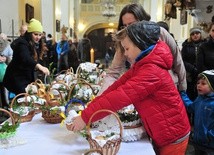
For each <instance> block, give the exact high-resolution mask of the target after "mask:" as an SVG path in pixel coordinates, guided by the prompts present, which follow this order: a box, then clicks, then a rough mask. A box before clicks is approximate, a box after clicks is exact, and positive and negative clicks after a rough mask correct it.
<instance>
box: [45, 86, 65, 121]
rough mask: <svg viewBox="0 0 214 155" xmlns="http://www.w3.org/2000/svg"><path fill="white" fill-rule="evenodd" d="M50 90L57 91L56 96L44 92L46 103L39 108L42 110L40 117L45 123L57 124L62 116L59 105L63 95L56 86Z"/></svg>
mask: <svg viewBox="0 0 214 155" xmlns="http://www.w3.org/2000/svg"><path fill="white" fill-rule="evenodd" d="M52 90H54V91H56V92H58V94H56V96H53V97H51V94H50V92H47V94H46V96H47V97H46V101H47V102H46V104H45V105H44V106H43V107H42V108H41V110H42V117H43V118H44V120H45V121H46V122H47V123H51V124H57V123H60V122H61V121H62V120H63V117H62V116H60V113H61V112H62V110H61V105H62V103H61V102H63V97H62V94H61V92H60V90H58V89H56V88H52Z"/></svg>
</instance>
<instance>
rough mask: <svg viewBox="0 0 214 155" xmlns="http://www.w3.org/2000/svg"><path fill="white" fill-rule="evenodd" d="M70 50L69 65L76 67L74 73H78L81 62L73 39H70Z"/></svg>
mask: <svg viewBox="0 0 214 155" xmlns="http://www.w3.org/2000/svg"><path fill="white" fill-rule="evenodd" d="M68 43H69V47H70V50H69V52H68V65H69V67H72V68H73V69H74V73H76V70H77V67H78V66H79V64H80V62H79V59H78V57H77V48H76V46H75V45H74V44H73V42H72V40H71V39H69V40H68Z"/></svg>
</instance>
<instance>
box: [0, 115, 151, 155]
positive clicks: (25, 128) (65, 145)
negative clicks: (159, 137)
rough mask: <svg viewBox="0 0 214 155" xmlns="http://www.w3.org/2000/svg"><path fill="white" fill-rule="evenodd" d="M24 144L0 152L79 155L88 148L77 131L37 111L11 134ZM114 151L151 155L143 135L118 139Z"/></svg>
mask: <svg viewBox="0 0 214 155" xmlns="http://www.w3.org/2000/svg"><path fill="white" fill-rule="evenodd" d="M16 137H17V139H20V142H21V141H23V142H24V144H22V145H18V146H14V147H10V148H0V155H81V154H83V153H84V152H85V151H86V150H88V149H89V144H88V142H87V141H86V140H85V139H84V138H83V137H81V136H80V135H79V134H75V133H73V132H71V131H68V130H67V129H66V127H65V126H63V127H60V124H49V123H46V122H45V121H44V119H43V118H42V117H41V114H37V115H36V116H34V118H33V120H32V121H31V122H25V123H22V124H20V127H19V128H18V131H17V134H16V136H15V137H14V138H16ZM118 155H155V153H154V150H153V148H152V145H151V143H150V142H149V140H148V139H147V138H144V139H142V140H140V141H136V142H129V143H124V142H122V143H121V147H120V150H119V152H118Z"/></svg>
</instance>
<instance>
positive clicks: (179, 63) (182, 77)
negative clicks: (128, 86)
mask: <svg viewBox="0 0 214 155" xmlns="http://www.w3.org/2000/svg"><path fill="white" fill-rule="evenodd" d="M150 18H151V17H150V15H149V14H148V13H147V12H146V11H145V10H144V8H143V7H142V6H141V5H140V4H137V3H132V4H127V5H126V6H125V7H124V8H123V9H122V11H121V12H120V16H119V22H118V30H120V29H122V28H124V27H126V26H128V25H131V24H133V23H136V22H138V21H141V20H147V21H149V20H150ZM160 31H161V35H160V39H161V40H162V41H164V42H166V43H167V44H168V46H169V47H170V49H171V52H172V54H173V67H172V69H171V70H170V71H169V72H170V74H171V76H172V79H173V81H174V83H175V85H176V86H177V88H178V90H179V91H182V90H186V88H187V83H186V71H185V67H184V63H183V60H182V57H181V54H180V51H179V48H178V46H177V44H176V42H175V40H174V38H173V37H172V36H171V35H170V34H169V33H168V32H167V31H166V30H165V29H164V28H162V27H161V28H160ZM119 46H120V45H119ZM125 62H126V57H125V56H124V52H123V49H121V50H119V48H117V51H116V52H115V55H114V58H113V60H112V64H111V65H110V67H109V69H108V71H107V75H106V77H105V78H104V80H103V85H102V89H101V90H100V91H99V93H98V94H99V95H100V94H101V93H102V92H103V91H104V90H105V89H106V88H108V87H109V86H110V85H111V84H112V83H113V82H114V81H116V79H118V78H119V77H120V75H121V71H124V68H125Z"/></svg>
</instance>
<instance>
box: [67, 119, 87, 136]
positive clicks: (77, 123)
mask: <svg viewBox="0 0 214 155" xmlns="http://www.w3.org/2000/svg"><path fill="white" fill-rule="evenodd" d="M85 126H86V124H85V122H84V121H83V119H82V117H81V116H77V117H74V118H73V123H72V125H71V128H70V130H71V131H74V132H76V131H80V130H82V129H84V127H85Z"/></svg>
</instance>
